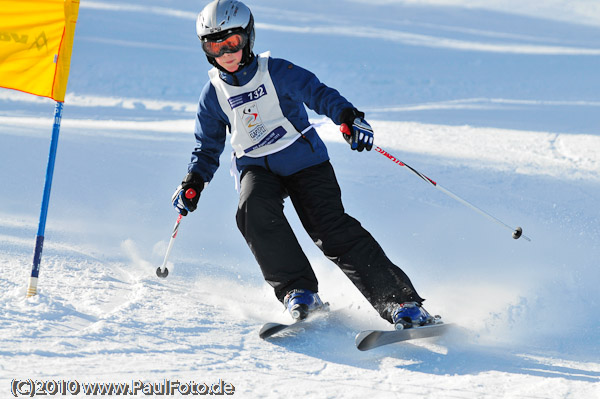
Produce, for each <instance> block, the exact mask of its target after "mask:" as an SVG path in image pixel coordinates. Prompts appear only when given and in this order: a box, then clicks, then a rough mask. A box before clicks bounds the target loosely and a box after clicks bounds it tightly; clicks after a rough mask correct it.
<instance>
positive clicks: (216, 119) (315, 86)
mask: <svg viewBox="0 0 600 399" xmlns="http://www.w3.org/2000/svg"><path fill="white" fill-rule="evenodd" d="M268 68H269V73H270V75H271V80H272V81H273V85H274V86H275V90H276V91H277V96H278V98H279V103H280V106H281V110H282V112H283V115H284V116H285V117H286V118H287V119H288V120H289V121H290V122H291V123H292V125H293V126H294V127H295V128H296V130H297V131H298V132H302V131H303V130H305V129H306V128H307V127H309V126H310V122H309V121H308V114H307V112H306V108H305V107H304V105H306V106H307V107H308V108H310V109H312V110H313V111H315V112H316V113H318V114H319V115H326V116H327V117H329V118H330V119H331V120H332V121H333V122H334V123H336V124H338V125H339V124H341V123H342V121H341V120H340V117H341V114H342V111H343V110H344V109H346V108H351V109H353V108H354V106H353V105H352V104H351V103H350V102H348V101H347V100H346V99H345V98H344V97H342V96H341V95H340V93H339V92H338V91H337V90H335V89H333V88H330V87H328V86H326V85H325V84H323V83H321V82H320V81H319V79H318V78H317V77H316V76H315V75H314V74H313V73H312V72H310V71H308V70H306V69H303V68H301V67H299V66H297V65H294V64H292V63H291V62H289V61H286V60H283V59H278V58H271V57H270V58H269V62H268ZM257 70H258V61H257V57H253V60H252V61H251V62H250V63H249V64H248V65H246V66H244V67H243V68H241V69H240V70H238V71H237V72H235V73H233V74H232V73H225V72H220V77H221V79H223V81H225V82H226V83H228V84H230V85H235V86H243V85H245V84H246V83H248V82H249V81H250V80H251V79H252V78H253V77H254V75H255V74H256V72H257ZM228 127H229V128H230V127H231V125H230V122H229V119H228V117H227V116H226V115H225V113H224V112H223V110H222V109H221V106H220V105H219V100H218V98H217V94H216V91H215V87H214V86H213V85H212V84H211V82H210V80H209V81H208V82H207V83H206V85H205V86H204V88H203V90H202V93H201V94H200V100H199V104H198V111H197V113H196V125H195V136H196V143H197V145H196V147H195V149H194V151H193V152H192V160H191V162H190V164H189V166H188V172H191V173H196V174H198V175H199V176H200V177H201V178H202V179H203V181H204V182H206V183H208V182H210V181H211V180H212V178H213V175H214V173H215V171H216V170H217V168H218V167H219V157H220V155H221V154H222V152H223V149H224V148H225V139H226V136H227V128H228ZM327 160H329V155H328V154H327V148H326V147H325V144H324V143H323V141H322V140H321V138H320V137H319V135H318V134H317V132H316V130H315V129H314V128H311V129H310V130H308V131H307V132H306V133H304V135H302V137H300V138H299V139H297V140H296V141H295V142H294V143H293V144H292V145H290V146H288V147H286V148H284V149H283V150H281V151H279V152H276V153H273V154H270V155H266V156H262V157H257V158H253V157H249V156H243V157H241V158H239V159H237V160H236V164H237V168H238V170H239V171H240V172H243V170H244V168H245V167H247V166H249V165H258V166H262V167H264V168H266V169H268V170H270V171H272V172H273V173H275V174H277V175H281V176H289V175H291V174H293V173H296V172H298V171H300V170H302V169H304V168H307V167H310V166H314V165H317V164H319V163H322V162H325V161H327Z"/></svg>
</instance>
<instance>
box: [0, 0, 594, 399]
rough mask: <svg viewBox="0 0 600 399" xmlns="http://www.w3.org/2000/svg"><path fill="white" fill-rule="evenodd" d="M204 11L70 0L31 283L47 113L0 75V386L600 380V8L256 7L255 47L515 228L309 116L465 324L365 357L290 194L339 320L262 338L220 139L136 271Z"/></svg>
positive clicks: (418, 273) (390, 386)
mask: <svg viewBox="0 0 600 399" xmlns="http://www.w3.org/2000/svg"><path fill="white" fill-rule="evenodd" d="M365 3H368V6H366V5H365ZM204 4H205V2H203V1H183V0H177V1H175V0H128V1H126V2H124V3H123V2H118V1H111V0H104V1H87V0H83V1H82V3H81V9H80V18H79V21H78V26H77V32H76V37H75V48H74V52H73V59H72V65H71V76H70V81H69V87H68V92H67V97H66V101H65V110H64V117H63V123H62V129H61V138H60V144H59V149H58V160H57V165H56V170H55V177H54V185H53V189H52V199H51V207H50V213H49V217H48V225H47V230H46V243H45V248H44V255H43V259H42V267H41V273H40V281H39V288H40V290H39V295H37V296H36V297H33V298H30V299H25V289H26V284H27V278H28V276H29V273H30V268H31V262H32V252H33V246H34V237H35V233H36V230H37V220H38V216H39V206H40V203H41V194H42V187H43V182H44V177H45V168H46V162H47V154H48V147H49V138H50V131H51V124H52V112H53V106H54V105H53V103H52V101H49V100H46V99H40V98H37V97H34V96H29V95H25V94H22V93H19V92H15V91H9V90H4V89H3V90H0V171H1V172H0V187H2V189H1V190H0V266H1V268H2V270H3V274H2V275H1V276H0V284H1V288H2V290H1V291H0V309H1V310H0V337H1V339H0V397H3V398H4V397H9V395H10V393H9V389H10V381H11V380H13V379H27V378H31V379H38V380H52V379H53V380H59V379H67V380H75V379H76V380H78V381H80V382H131V381H138V380H142V381H145V382H155V383H158V382H161V381H163V380H165V379H171V380H176V379H179V380H180V381H196V382H207V383H212V382H216V381H218V380H219V379H222V380H225V381H226V382H229V383H231V384H233V385H234V386H235V388H236V390H235V395H234V396H235V397H244V398H256V397H264V398H280V397H284V396H296V397H319V398H321V397H327V398H363V397H377V398H417V397H431V398H595V397H600V339H599V337H600V321H599V317H598V314H599V305H600V293H599V290H598V282H599V281H600V271H599V270H600V268H599V267H598V266H600V262H599V259H600V206H599V205H598V204H599V203H600V130H599V128H598V126H600V94H599V93H600V73H598V71H600V58H599V55H600V28H599V21H600V11H599V10H598V4H597V1H595V0H577V1H568V2H567V1H560V0H554V1H530V2H526V3H523V2H516V1H510V0H494V1H489V2H488V1H486V2H483V1H477V2H471V1H467V0H452V1H442V0H436V1H433V0H431V1H419V2H416V1H408V0H406V1H400V0H398V1H391V0H390V1H368V2H367V1H349V0H346V1H342V0H337V1H333V0H322V1H318V2H316V1H314V2H313V1H307V2H281V1H276V0H265V1H260V2H259V1H248V4H249V5H250V6H251V7H252V9H253V11H254V14H255V18H256V22H257V42H256V47H255V50H256V51H258V52H262V51H266V50H271V51H272V53H273V55H274V56H278V57H283V58H287V59H289V60H291V61H293V62H295V63H297V64H299V65H302V66H304V67H307V68H309V69H311V70H313V71H314V72H315V73H316V74H317V75H318V76H319V77H320V78H321V80H323V81H324V82H325V83H327V84H329V85H331V86H333V87H336V88H338V89H339V90H340V91H341V92H342V93H343V94H344V95H345V96H346V97H348V98H349V99H350V100H351V101H352V102H353V103H354V104H355V105H356V106H357V107H359V108H360V109H363V110H365V112H366V113H367V117H368V118H367V119H368V120H369V121H370V122H372V124H373V126H374V128H375V132H376V143H377V144H378V145H379V146H381V147H382V148H384V149H385V150H387V151H388V152H390V153H391V154H393V155H394V156H396V157H397V158H399V159H401V160H402V161H404V162H406V163H408V164H409V165H411V166H412V167H414V168H416V169H417V170H419V171H421V172H423V173H425V174H426V175H428V176H429V177H431V178H432V179H434V180H436V181H438V182H439V183H440V184H441V185H443V186H444V187H445V188H448V189H450V190H451V191H453V192H454V193H456V194H458V195H460V196H461V197H463V198H465V199H467V200H469V201H470V202H471V203H473V204H475V205H476V206H478V207H480V208H482V209H484V210H485V211H487V212H489V213H491V214H492V215H494V216H496V217H498V218H499V219H501V220H502V221H503V222H505V223H507V224H508V225H510V226H514V227H516V226H517V225H519V226H522V227H523V230H524V233H525V234H526V235H527V236H528V237H530V238H531V240H532V241H531V242H527V241H525V240H523V239H520V240H516V241H515V240H513V239H512V238H511V234H510V231H509V230H507V229H505V228H503V227H502V226H499V225H498V224H495V223H491V222H490V221H489V220H488V219H486V218H483V217H481V216H480V215H478V214H477V213H475V212H473V211H472V210H471V209H468V208H467V207H465V206H463V205H462V204H460V203H458V202H456V201H454V200H453V199H451V198H449V197H447V196H445V195H444V194H443V193H441V192H440V191H438V190H435V188H433V187H432V186H430V185H428V184H425V183H424V182H423V181H422V180H420V179H419V178H417V177H416V176H415V175H414V174H412V173H410V172H409V171H408V169H406V168H401V167H399V166H397V165H395V164H394V163H392V162H390V161H389V160H387V159H386V158H384V157H382V156H381V155H379V154H377V153H375V152H371V153H360V154H358V153H353V152H350V151H349V149H348V148H347V144H346V143H345V142H343V141H342V140H341V138H340V134H339V132H338V131H337V128H336V127H335V126H334V125H333V124H331V123H330V122H328V121H327V120H324V119H323V118H322V117H321V116H318V115H314V114H313V118H314V119H315V121H323V122H325V124H324V125H323V126H322V127H320V128H319V131H320V133H321V135H322V137H323V138H324V139H325V140H326V141H327V144H328V148H329V150H330V156H331V158H332V163H333V164H334V167H335V168H336V171H337V175H338V178H339V181H340V184H341V187H342V192H343V198H344V202H345V206H346V208H347V211H348V212H349V213H350V214H352V215H353V216H355V217H357V218H358V219H359V220H360V221H361V222H362V223H363V225H365V226H366V228H367V229H368V230H369V231H370V232H371V233H372V234H373V235H374V236H375V237H376V238H377V239H378V240H379V241H380V243H381V244H382V246H383V247H384V249H385V250H386V253H387V254H388V256H389V257H390V258H391V259H393V260H394V261H395V262H396V263H397V264H399V265H400V266H401V267H402V268H403V269H404V270H405V271H406V272H407V273H408V274H409V275H410V276H411V278H412V280H413V282H414V283H415V285H416V286H417V288H418V289H419V291H420V292H421V294H422V295H423V296H425V297H426V298H427V302H426V307H427V308H428V310H430V311H431V312H433V313H439V314H441V315H443V317H444V318H445V320H446V321H449V322H453V323H455V324H456V325H457V328H456V329H455V332H454V333H452V334H450V335H448V336H446V337H444V338H442V339H440V340H437V341H423V342H414V343H408V344H398V345H392V346H388V347H384V348H379V349H375V350H373V351H370V352H364V353H363V352H359V351H357V350H356V349H355V348H354V342H353V340H354V336H355V334H356V333H357V332H358V331H360V330H362V329H369V328H373V327H377V328H389V327H388V326H387V324H386V323H385V322H384V321H382V320H381V319H379V317H378V315H377V314H376V313H375V311H374V310H373V309H371V308H370V306H369V304H368V303H367V302H366V301H365V299H364V298H362V297H361V296H360V294H359V293H358V292H357V291H356V289H355V288H354V287H353V286H351V284H350V283H349V282H348V281H347V280H346V279H345V278H344V277H343V276H342V274H341V272H340V271H339V270H337V269H336V268H335V266H334V265H333V264H332V263H330V262H328V261H327V260H326V259H325V258H324V257H323V256H322V254H321V253H320V252H319V250H318V249H317V248H316V247H315V246H314V245H313V244H312V242H310V239H309V238H308V237H307V235H306V234H305V233H304V232H303V231H302V228H301V226H300V223H299V222H298V220H297V218H296V216H295V215H294V213H293V210H292V209H291V207H288V208H290V209H288V215H289V217H290V220H291V223H292V225H293V226H294V228H295V229H296V231H297V232H298V238H299V240H300V241H301V242H302V244H303V246H304V247H305V248H306V252H307V255H308V256H309V258H310V260H311V262H312V263H313V265H314V267H315V269H316V272H317V274H318V276H319V278H320V281H321V296H322V298H323V299H324V300H327V301H329V302H330V303H331V307H332V312H331V314H330V315H329V316H328V317H327V319H326V320H320V321H317V322H315V323H314V324H313V325H312V326H311V327H308V328H307V330H309V331H307V333H306V334H299V335H297V336H294V337H286V338H279V339H275V340H273V341H269V342H265V341H262V340H260V339H259V338H258V329H259V328H260V326H261V324H262V323H264V322H266V321H273V320H281V321H285V320H286V317H287V316H286V315H285V314H284V313H283V309H282V308H281V306H280V305H279V303H278V302H277V301H276V300H275V298H274V297H273V295H272V293H271V291H270V289H269V287H268V286H267V285H266V283H264V282H263V280H262V277H261V275H260V272H259V268H258V266H257V265H256V263H255V261H254V259H253V257H252V255H251V253H250V251H249V250H248V248H247V247H246V244H245V242H244V240H243V238H242V237H241V235H240V234H239V232H238V231H237V228H236V226H235V221H234V214H235V210H236V205H237V195H236V193H235V191H234V189H233V180H232V179H231V178H230V176H229V149H226V151H225V153H224V154H223V157H222V167H221V168H220V169H219V171H218V172H217V175H216V176H215V179H214V180H213V182H212V183H211V184H210V186H209V187H208V188H207V189H206V190H205V191H204V192H203V193H202V198H201V201H200V207H199V209H198V211H196V212H195V213H194V214H193V215H191V216H189V217H186V218H184V220H183V222H182V224H181V228H180V233H179V236H178V237H177V240H176V242H175V247H174V249H173V252H172V256H171V259H170V265H169V268H170V272H171V274H170V275H169V277H168V278H167V279H165V280H159V279H157V278H156V276H155V275H154V270H155V269H156V267H157V266H159V265H160V264H161V263H162V259H163V256H164V253H165V250H166V247H167V244H168V240H169V237H170V233H171V229H172V226H173V223H174V222H175V219H176V213H175V212H174V210H173V209H172V207H171V205H170V197H171V194H172V192H173V190H174V188H175V186H176V185H177V184H178V182H179V181H180V179H181V178H182V177H183V176H184V174H185V172H186V166H187V163H188V161H189V155H190V151H191V149H192V148H193V145H194V139H193V135H192V129H193V117H194V112H195V103H196V101H197V98H198V95H199V93H200V89H201V88H202V86H203V84H204V83H205V81H206V79H207V75H206V71H207V70H208V64H207V63H206V59H205V57H204V55H203V54H202V52H201V50H200V46H199V45H198V41H197V39H196V37H195V25H194V19H195V15H196V14H197V12H198V11H199V10H200V9H201V8H202V6H203V5H204ZM283 5H285V7H283ZM584 17H585V18H584ZM228 148H229V147H228Z"/></svg>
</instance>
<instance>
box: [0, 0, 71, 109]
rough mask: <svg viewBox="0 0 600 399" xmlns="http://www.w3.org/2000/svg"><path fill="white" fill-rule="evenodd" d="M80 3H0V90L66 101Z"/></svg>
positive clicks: (38, 0) (25, 0) (41, 0)
mask: <svg viewBox="0 0 600 399" xmlns="http://www.w3.org/2000/svg"><path fill="white" fill-rule="evenodd" d="M78 13H79V0H0V87H6V88H8V89H15V90H20V91H23V92H26V93H31V94H35V95H37V96H42V97H49V98H52V99H54V100H56V101H60V102H64V99H65V92H66V91H67V81H68V79H69V67H70V64H71V52H72V50H73V38H74V37H75V24H76V22H77V15H78Z"/></svg>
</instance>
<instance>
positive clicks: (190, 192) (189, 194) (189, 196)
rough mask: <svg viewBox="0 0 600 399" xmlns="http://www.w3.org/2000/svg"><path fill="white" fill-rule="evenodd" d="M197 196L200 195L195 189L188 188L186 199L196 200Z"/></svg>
mask: <svg viewBox="0 0 600 399" xmlns="http://www.w3.org/2000/svg"><path fill="white" fill-rule="evenodd" d="M196 195H198V193H197V192H196V190H194V189H193V188H188V189H187V190H185V198H187V199H192V198H195V197H196Z"/></svg>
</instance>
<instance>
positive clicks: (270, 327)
mask: <svg viewBox="0 0 600 399" xmlns="http://www.w3.org/2000/svg"><path fill="white" fill-rule="evenodd" d="M328 314H329V302H325V303H324V304H323V306H322V307H321V308H319V309H318V310H315V311H313V312H311V313H310V314H309V315H308V317H307V318H306V319H302V320H296V321H294V322H292V323H288V324H286V323H272V322H271V323H265V324H263V326H262V327H261V329H260V331H259V332H258V336H259V337H260V338H262V339H267V338H269V337H271V336H273V335H275V334H277V333H280V332H283V331H292V330H294V329H296V328H298V327H302V325H303V324H305V323H306V322H311V321H313V320H318V319H320V318H322V317H323V316H327V315H328Z"/></svg>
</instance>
